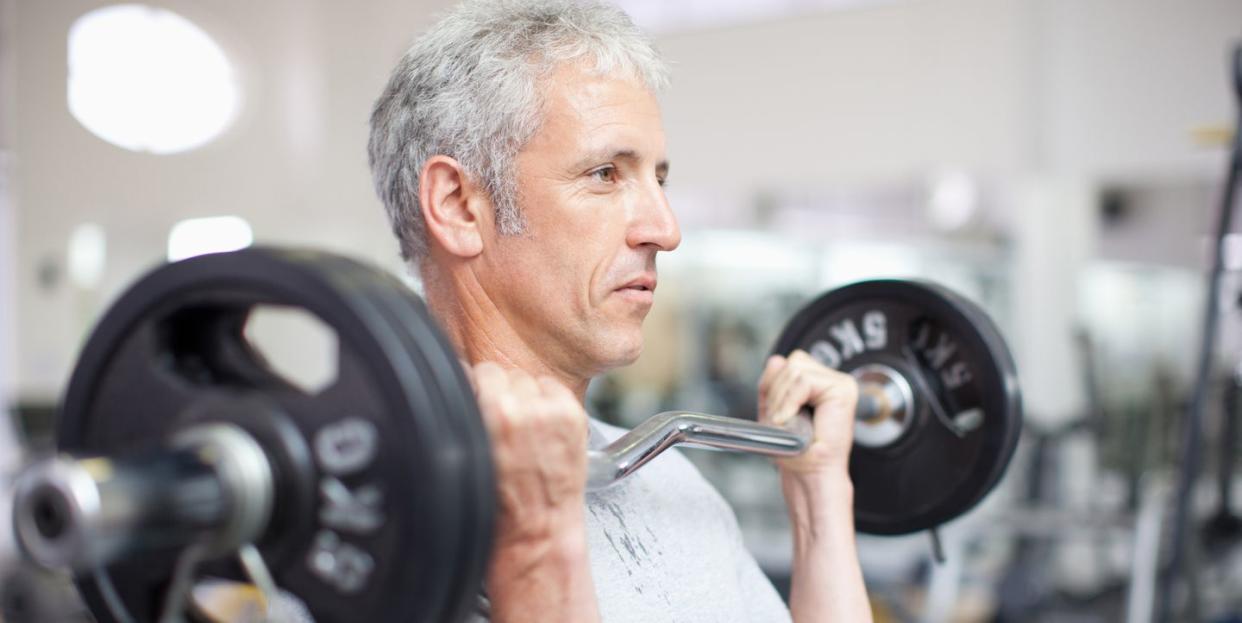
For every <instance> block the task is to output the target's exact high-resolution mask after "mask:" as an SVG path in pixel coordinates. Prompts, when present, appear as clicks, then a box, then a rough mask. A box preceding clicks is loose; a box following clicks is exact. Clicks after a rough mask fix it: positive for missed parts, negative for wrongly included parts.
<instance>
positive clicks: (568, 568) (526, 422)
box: [472, 362, 599, 621]
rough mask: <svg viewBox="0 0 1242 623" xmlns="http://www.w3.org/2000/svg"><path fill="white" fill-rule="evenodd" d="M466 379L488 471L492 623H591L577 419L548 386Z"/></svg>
mask: <svg viewBox="0 0 1242 623" xmlns="http://www.w3.org/2000/svg"><path fill="white" fill-rule="evenodd" d="M472 377H473V380H474V385H475V394H476V395H477V396H478V403H479V411H480V412H481V414H482V416H483V421H484V422H485V423H486V425H487V429H488V432H489V434H490V436H491V443H492V456H493V461H494V463H495V467H496V489H497V500H498V506H499V508H498V510H499V516H498V518H497V521H496V528H495V530H496V531H495V545H494V550H493V555H492V561H491V567H490V569H489V570H488V581H487V582H488V583H487V586H488V592H489V594H490V597H491V601H492V612H491V615H492V620H493V621H537V620H549V619H548V618H547V617H548V614H549V613H564V614H565V615H566V616H565V618H563V619H560V617H555V618H556V619H560V620H573V621H593V620H597V619H598V616H599V614H598V607H597V606H596V603H595V587H594V584H593V583H592V582H591V579H590V578H591V574H590V560H589V558H588V557H587V546H586V518H585V513H586V511H585V508H586V507H585V501H584V495H585V492H586V477H587V462H586V456H587V454H586V451H587V416H586V412H585V410H584V409H583V408H582V405H581V404H580V403H579V402H578V399H577V397H575V396H574V395H573V393H572V392H570V391H569V389H568V388H566V387H565V386H564V385H562V384H561V383H560V382H559V381H557V380H555V379H552V378H550V377H538V378H536V377H533V376H531V375H529V374H527V373H526V372H523V371H521V370H510V369H505V368H502V367H500V366H499V365H497V364H494V363H489V362H484V363H480V364H478V365H475V366H474V367H473V369H472ZM541 617H542V618H541Z"/></svg>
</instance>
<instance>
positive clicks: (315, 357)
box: [243, 305, 340, 396]
mask: <svg viewBox="0 0 1242 623" xmlns="http://www.w3.org/2000/svg"><path fill="white" fill-rule="evenodd" d="M243 335H245V337H246V341H247V342H249V343H250V346H251V348H253V349H254V350H255V351H256V353H257V354H259V355H261V356H262V357H263V359H264V360H265V361H266V363H267V365H268V367H269V368H271V370H272V371H273V372H275V373H277V374H279V375H280V376H282V377H283V378H284V379H285V380H286V381H288V382H289V383H291V384H293V385H295V386H297V387H298V388H299V389H301V390H302V391H304V392H306V393H307V394H309V395H312V396H313V395H315V394H318V393H320V392H321V391H323V390H324V389H327V388H328V387H331V386H332V384H333V383H335V382H336V378H337V373H338V371H339V365H340V362H339V361H338V344H337V335H336V332H335V331H333V330H332V328H331V327H329V326H328V325H326V324H324V322H323V321H322V320H320V319H319V318H317V317H315V316H314V315H312V314H311V313H309V312H307V311H306V310H303V309H298V308H294V307H278V306H275V305H260V306H258V307H256V308H254V309H253V310H252V311H251V312H250V315H249V317H248V318H247V319H246V327H245V329H244V332H243Z"/></svg>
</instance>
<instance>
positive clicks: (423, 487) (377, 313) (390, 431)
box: [58, 248, 494, 623]
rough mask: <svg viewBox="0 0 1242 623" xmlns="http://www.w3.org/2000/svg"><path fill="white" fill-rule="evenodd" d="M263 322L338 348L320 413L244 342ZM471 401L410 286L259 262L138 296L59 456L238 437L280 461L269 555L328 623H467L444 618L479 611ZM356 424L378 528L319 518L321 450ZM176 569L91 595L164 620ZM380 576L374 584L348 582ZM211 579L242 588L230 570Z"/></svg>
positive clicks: (169, 276)
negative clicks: (196, 435) (214, 429)
mask: <svg viewBox="0 0 1242 623" xmlns="http://www.w3.org/2000/svg"><path fill="white" fill-rule="evenodd" d="M395 301H400V302H401V305H400V308H401V312H400V313H398V312H396V311H395V310H396V309H397V308H398V305H397V303H396V302H395ZM256 305H284V306H290V307H295V308H300V309H304V310H306V311H307V312H309V313H311V314H312V315H314V316H316V317H318V318H319V319H320V320H322V321H323V322H324V323H325V324H326V325H328V326H329V327H331V328H332V329H333V330H334V331H335V332H336V334H337V343H338V348H339V363H338V377H337V379H336V381H335V382H334V383H333V384H332V385H331V386H329V387H327V388H326V389H324V390H322V391H321V392H319V393H318V394H316V395H313V396H311V395H307V394H306V393H304V392H302V391H301V390H299V389H297V388H296V387H293V386H292V385H290V384H288V383H286V382H284V380H283V379H281V378H280V377H279V376H278V375H277V374H275V373H274V372H272V371H270V370H268V369H267V367H266V365H265V364H264V362H263V361H262V360H261V357H257V356H256V353H254V352H253V350H252V349H250V348H249V346H248V344H247V343H246V342H245V339H244V337H243V336H242V333H241V331H242V328H243V327H244V324H245V319H246V317H247V314H248V313H249V311H250V310H252V309H253V308H254V307H255V306H256ZM471 396H472V394H471V392H470V388H469V385H468V383H467V382H466V380H465V378H464V376H463V375H462V372H461V370H460V369H458V365H457V362H456V359H455V357H454V356H453V355H452V350H451V348H450V347H449V344H448V342H447V341H446V340H445V339H444V338H443V336H442V335H440V333H439V332H438V330H436V328H435V327H434V325H433V324H432V323H431V320H430V317H429V315H428V314H427V312H426V310H425V308H424V307H423V306H422V304H421V301H419V300H418V299H417V297H415V296H414V295H413V294H412V293H410V292H409V291H408V290H407V289H405V288H404V287H403V286H402V285H401V284H400V283H399V282H398V281H396V280H395V279H393V278H391V277H390V276H388V275H385V274H383V273H382V272H380V271H378V270H376V269H372V268H369V267H366V266H364V265H362V264H358V263H356V262H353V261H352V260H347V259H344V258H341V257H339V256H334V255H331V254H326V253H319V252H309V251H288V250H274V249H258V248H256V249H247V250H244V251H239V252H235V253H227V254H217V255H209V256H202V257H198V258H193V259H190V260H187V261H184V262H180V263H177V264H172V265H168V266H165V267H162V268H159V269H156V270H155V271H153V272H152V273H150V274H148V275H147V276H146V277H144V278H143V279H142V280H141V281H139V282H138V283H137V284H136V285H134V286H133V287H131V288H130V289H129V290H128V291H127V292H126V293H125V294H124V295H122V297H121V298H120V299H119V300H118V301H117V303H116V304H115V305H114V306H113V307H112V308H111V309H110V310H109V311H108V312H107V314H106V315H105V316H104V318H103V319H102V320H101V321H100V323H99V325H98V326H97V327H96V329H95V331H94V332H93V334H92V335H91V337H90V339H89V341H88V342H87V344H86V347H85V348H84V350H83V353H82V356H81V358H80V359H79V362H78V364H77V367H76V369H75V371H74V374H73V377H72V378H71V381H70V385H69V389H68V392H67V394H66V398H65V400H64V403H63V405H62V411H61V414H60V425H59V430H58V442H59V445H60V447H61V449H62V450H65V451H68V452H73V453H80V454H108V455H115V454H124V453H127V452H130V451H132V450H135V449H137V448H140V447H144V446H152V445H158V444H160V443H163V442H164V441H165V440H166V438H167V436H168V435H169V434H170V433H172V432H173V431H175V430H178V429H180V428H182V427H184V426H186V425H187V424H188V423H190V422H191V421H201V420H205V419H222V420H227V421H230V422H233V423H237V424H239V425H241V426H242V427H243V428H246V429H247V430H250V431H251V432H252V434H253V435H254V436H255V437H256V439H258V440H259V441H260V443H261V444H263V445H264V447H265V449H267V450H269V454H270V455H271V458H272V460H273V463H274V465H273V466H274V469H275V471H276V475H277V488H278V495H277V500H276V504H275V509H274V513H273V520H272V522H271V528H270V529H269V531H268V532H267V533H266V534H265V535H264V536H263V537H262V538H261V539H260V541H259V543H258V546H259V549H260V552H261V553H262V554H263V556H264V559H265V561H266V562H267V564H268V566H269V568H271V570H272V572H273V575H274V576H275V579H276V582H277V584H278V585H279V586H280V587H281V588H282V589H284V590H286V591H288V592H290V593H292V594H294V595H295V596H297V597H298V598H299V599H300V600H302V601H303V602H304V603H305V604H306V605H307V607H308V608H309V609H310V611H311V613H312V615H313V616H314V617H315V619H316V621H319V622H320V623H325V622H332V621H360V620H366V621H403V622H405V621H441V620H451V619H448V618H446V617H445V613H450V612H451V613H456V612H461V611H462V610H463V608H464V606H462V604H465V603H471V602H472V601H473V596H474V594H475V592H476V591H477V587H478V586H479V584H480V581H481V578H482V570H483V568H484V565H485V560H486V554H487V550H488V543H489V541H488V539H489V538H490V527H491V521H492V506H491V503H492V499H491V496H492V495H493V492H494V486H493V484H492V480H491V463H490V454H489V452H488V450H487V443H486V436H485V432H484V429H483V427H482V423H481V421H480V420H479V418H478V415H477V412H475V411H474V403H473V400H472V399H471ZM204 405H209V407H205V406H204ZM351 418H352V419H351ZM346 421H348V422H351V423H352V424H350V426H355V428H354V429H350V430H356V428H357V426H362V427H363V428H368V427H369V429H370V430H372V432H374V433H375V434H374V435H373V436H371V437H370V438H371V439H373V440H374V441H375V446H374V448H375V451H374V453H373V454H367V455H366V457H365V458H366V459H368V460H367V461H365V463H362V464H353V465H349V466H346V467H345V468H342V467H341V464H339V463H338V464H336V466H335V468H336V469H335V477H336V478H337V480H338V481H339V483H341V484H343V485H344V486H345V487H346V488H347V489H349V490H350V491H352V492H353V493H355V494H359V493H360V492H362V491H365V490H366V489H365V488H366V487H368V486H371V487H374V488H375V489H377V490H378V491H379V492H380V493H381V500H382V502H380V506H379V509H378V510H379V514H378V515H376V516H377V517H380V518H382V522H380V523H379V524H378V525H375V526H369V527H368V526H364V525H360V524H357V523H354V522H351V521H346V522H345V523H344V524H342V523H341V522H340V520H339V519H338V520H335V521H332V520H325V519H322V518H321V512H322V511H323V510H324V508H325V504H326V502H325V498H324V497H323V495H321V493H320V488H321V487H322V486H325V483H326V482H327V481H328V479H329V477H332V476H334V474H331V473H329V471H330V470H329V467H332V466H331V465H329V464H328V462H327V461H326V459H325V455H324V454H323V453H322V452H320V451H318V450H317V449H316V448H317V446H316V443H315V442H316V439H317V435H321V434H324V431H329V430H330V431H335V432H340V431H341V430H343V427H345V426H347V425H346V424H343V422H346ZM358 422H362V423H363V424H361V425H358V424H357V423H358ZM363 445H366V444H363ZM354 447H357V446H354ZM355 458H357V457H356V456H355ZM363 515H367V514H366V513H363ZM324 521H328V522H329V523H324ZM363 523H365V522H363ZM479 526H485V527H486V530H483V531H482V534H480V533H479V532H476V530H477V529H478V527H479ZM325 535H326V536H325ZM329 548H334V549H332V550H331V551H329ZM330 554H333V555H330ZM175 556H176V552H157V553H154V554H150V555H144V556H143V558H142V560H141V561H131V562H119V563H116V564H114V565H112V566H110V567H109V568H107V569H105V570H102V571H100V572H99V573H96V574H94V575H91V576H88V577H82V578H79V586H80V587H81V589H82V591H83V593H84V595H85V597H86V599H87V601H88V603H89V604H90V607H91V609H92V611H93V612H94V613H95V614H96V615H97V616H98V617H99V619H100V620H102V621H113V620H120V619H118V616H116V615H114V614H113V613H112V612H111V611H110V610H109V606H108V605H107V604H106V601H108V600H111V601H113V602H119V605H121V606H123V608H124V609H125V610H127V611H128V615H130V616H129V617H125V618H132V619H134V620H138V621H144V620H154V619H155V618H156V614H157V612H158V608H159V606H160V604H159V600H160V598H161V597H162V596H163V590H164V588H165V586H166V583H167V581H168V579H169V576H170V575H171V569H172V565H173V561H174V559H175ZM366 560H369V561H370V563H371V564H370V567H369V571H363V570H364V569H365V568H366V565H365V564H361V565H359V564H355V565H354V566H352V567H351V566H349V563H351V562H353V563H360V562H363V561H366ZM312 561H318V563H319V564H318V567H317V568H318V569H319V572H316V571H315V568H313V566H312ZM325 561H326V562H325ZM333 562H334V563H336V566H335V567H333V566H332V565H330V564H327V563H333ZM324 569H335V570H336V571H341V570H342V569H346V570H352V571H353V572H355V573H352V574H350V573H336V574H333V573H326V572H324ZM204 571H205V572H210V573H211V574H212V575H225V576H231V577H237V570H236V569H234V568H233V565H230V564H226V563H223V562H218V563H212V564H209V565H205V566H204ZM354 580H360V581H357V582H355V581H354ZM110 593H115V599H113V598H111V597H108V595H109V594H110ZM454 616H456V615H454Z"/></svg>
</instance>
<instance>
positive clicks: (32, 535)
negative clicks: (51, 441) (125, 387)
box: [13, 424, 273, 571]
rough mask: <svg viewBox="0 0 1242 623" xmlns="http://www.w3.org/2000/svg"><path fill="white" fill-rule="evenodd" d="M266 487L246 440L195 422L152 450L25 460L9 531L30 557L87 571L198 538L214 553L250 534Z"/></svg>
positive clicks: (265, 513)
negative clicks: (113, 455) (34, 461)
mask: <svg viewBox="0 0 1242 623" xmlns="http://www.w3.org/2000/svg"><path fill="white" fill-rule="evenodd" d="M272 484H273V483H272V472H271V467H270V465H269V464H268V462H267V458H266V455H265V454H264V453H263V450H262V448H261V447H260V446H259V444H258V443H257V442H255V441H254V439H253V438H251V437H250V436H249V435H248V434H246V433H244V432H242V431H241V429H239V428H237V427H235V426H232V425H222V424H210V425H203V426H198V427H195V428H192V429H188V430H187V431H185V432H184V433H182V434H181V435H179V436H177V437H176V438H175V439H174V442H173V444H172V445H171V447H168V448H162V449H159V450H155V451H152V452H147V453H142V454H138V455H135V456H130V457H123V458H115V459H114V458H105V457H89V458H76V457H72V456H68V455H60V456H57V457H54V458H51V459H48V460H46V461H44V462H42V463H39V464H36V465H34V466H32V467H31V468H30V469H28V470H27V471H25V472H24V473H23V474H22V476H21V477H20V479H19V481H18V483H17V486H16V490H15V492H14V499H13V525H14V532H15V535H16V537H17V542H18V545H19V546H20V547H21V548H22V550H23V551H24V552H25V553H26V555H27V556H28V557H29V558H30V559H31V560H32V561H34V562H36V563H38V564H40V565H43V566H45V567H48V568H53V569H59V568H66V567H68V568H71V569H74V570H75V571H90V570H92V569H95V568H99V567H103V566H106V565H108V564H109V563H111V562H113V561H115V560H118V559H121V558H126V557H130V556H133V555H135V554H137V553H141V552H145V551H151V550H155V549H162V548H175V547H183V546H185V545H187V544H189V543H190V542H192V541H196V540H199V539H205V542H206V543H207V544H208V548H209V551H210V552H212V553H220V552H224V551H228V550H231V549H235V548H237V547H239V546H240V545H241V544H243V543H247V542H251V541H253V540H255V539H257V538H258V537H259V536H260V534H261V533H262V531H263V529H264V527H265V526H266V525H267V521H268V518H269V516H270V513H271V504H272V497H273V486H272Z"/></svg>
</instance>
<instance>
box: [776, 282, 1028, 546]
mask: <svg viewBox="0 0 1242 623" xmlns="http://www.w3.org/2000/svg"><path fill="white" fill-rule="evenodd" d="M877 312H878V313H879V314H881V315H882V317H877V316H874V315H871V316H867V320H866V321H864V316H865V315H867V314H874V313H877ZM942 340H945V341H942ZM795 349H802V350H805V351H808V352H811V353H815V354H817V358H819V359H820V360H821V361H823V362H824V363H826V364H828V365H831V366H833V367H836V368H838V369H840V370H842V371H845V372H849V371H852V370H855V369H857V368H859V367H860V366H863V365H866V364H883V365H887V366H889V367H892V368H894V369H896V370H897V371H899V372H901V373H902V375H903V376H906V377H908V378H912V380H913V381H914V382H911V385H912V387H913V388H914V395H915V408H914V413H913V419H912V420H911V424H910V425H909V426H908V427H907V428H906V429H905V431H904V432H903V433H902V434H901V435H900V436H899V437H898V438H896V439H894V440H892V441H891V442H890V443H886V444H884V445H879V446H866V445H863V444H860V443H858V442H856V443H855V444H854V447H853V450H852V451H851V453H850V477H851V479H852V480H853V482H854V513H855V524H856V526H857V529H858V530H860V531H862V532H867V533H871V534H907V533H911V532H918V531H921V530H927V529H930V528H933V527H935V526H938V525H940V524H943V523H945V522H947V521H949V520H951V519H953V518H955V517H958V516H960V515H961V514H963V513H965V512H966V511H968V510H970V509H971V508H973V507H974V506H975V505H976V504H977V503H978V502H979V501H980V500H981V499H983V497H984V496H985V495H987V493H988V492H989V491H991V489H992V488H993V487H994V486H995V485H996V483H997V481H999V480H1000V477H1001V476H1002V475H1003V474H1004V472H1005V468H1006V467H1007V466H1008V465H1009V460H1010V459H1011V458H1012V456H1013V451H1014V449H1015V448H1016V447H1017V442H1018V435H1019V433H1020V431H1021V428H1022V401H1021V395H1020V393H1019V390H1018V381H1017V372H1016V370H1015V368H1014V363H1013V358H1012V357H1011V356H1010V354H1009V350H1008V348H1007V347H1006V345H1005V341H1004V339H1003V338H1002V337H1001V335H1000V331H999V330H998V329H997V328H996V326H995V325H994V324H993V323H992V321H991V319H990V318H989V317H988V316H987V314H986V313H984V312H983V311H982V310H981V309H979V308H978V307H977V306H976V305H975V304H974V303H971V302H970V301H968V300H966V299H965V298H963V297H961V296H960V295H958V294H956V293H954V292H952V291H951V290H949V289H947V288H944V287H943V286H940V285H937V284H933V283H929V282H924V281H899V280H875V281H864V282H859V283H855V284H851V285H847V286H844V287H842V288H838V289H836V290H833V291H831V292H829V293H827V294H825V295H823V296H821V297H820V298H818V299H816V300H814V301H812V302H811V303H810V304H808V305H807V306H805V307H804V308H802V310H800V311H799V312H798V313H797V314H796V315H795V316H794V318H793V319H792V320H791V321H790V322H789V324H788V325H787V326H786V328H785V330H784V331H783V332H782V334H781V336H780V337H779V338H778V339H777V341H776V346H775V347H774V348H773V352H775V353H780V354H789V353H790V352H792V351H793V350H795ZM919 377H921V378H922V379H923V380H924V381H925V383H924V384H922V385H921V384H919V383H918V382H917V379H918V378H919ZM921 386H925V387H926V388H927V390H928V391H930V392H931V393H932V394H934V397H935V399H937V400H939V402H940V404H941V405H943V408H942V409H941V410H940V412H941V413H943V414H944V415H946V416H947V418H946V417H942V416H940V415H938V414H937V411H936V410H935V409H933V408H932V403H931V402H930V401H929V398H931V397H930V396H927V395H926V392H923V391H920V390H919V388H920V387H921Z"/></svg>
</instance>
